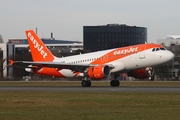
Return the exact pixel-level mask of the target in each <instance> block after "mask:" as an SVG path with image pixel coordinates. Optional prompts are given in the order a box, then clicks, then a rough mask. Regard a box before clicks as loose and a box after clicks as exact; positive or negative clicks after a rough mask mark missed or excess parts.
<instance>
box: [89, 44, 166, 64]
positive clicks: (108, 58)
mask: <svg viewBox="0 0 180 120" xmlns="http://www.w3.org/2000/svg"><path fill="white" fill-rule="evenodd" d="M157 47H159V48H160V47H163V46H161V45H159V44H140V45H135V46H128V47H122V48H117V49H115V50H113V51H111V52H109V53H107V54H105V55H103V56H101V57H100V58H99V59H97V60H95V61H93V62H91V64H105V63H109V62H112V61H115V60H117V59H121V58H124V57H127V56H129V55H132V54H135V53H138V52H142V51H145V50H148V49H151V48H157Z"/></svg>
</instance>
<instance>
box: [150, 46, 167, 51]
mask: <svg viewBox="0 0 180 120" xmlns="http://www.w3.org/2000/svg"><path fill="white" fill-rule="evenodd" d="M159 50H166V48H164V47H161V48H153V49H152V52H155V51H159Z"/></svg>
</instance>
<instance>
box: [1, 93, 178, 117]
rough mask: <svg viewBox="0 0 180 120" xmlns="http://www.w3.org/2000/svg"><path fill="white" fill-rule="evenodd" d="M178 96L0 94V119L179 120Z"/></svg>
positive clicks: (151, 94)
mask: <svg viewBox="0 0 180 120" xmlns="http://www.w3.org/2000/svg"><path fill="white" fill-rule="evenodd" d="M179 112H180V94H179V93H89V92H88V93H85V92H81V93H80V92H0V120H32V119H34V120H71V119H72V120H74V119H75V120H109V119H111V120H117V119H121V120H145V119H147V120H148V119H150V120H170V119H171V120H179V118H180V114H179Z"/></svg>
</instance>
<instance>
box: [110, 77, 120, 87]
mask: <svg viewBox="0 0 180 120" xmlns="http://www.w3.org/2000/svg"><path fill="white" fill-rule="evenodd" d="M118 77H119V74H118V75H115V74H114V80H111V82H110V85H111V86H112V87H118V86H119V85H120V82H119V80H117V79H118Z"/></svg>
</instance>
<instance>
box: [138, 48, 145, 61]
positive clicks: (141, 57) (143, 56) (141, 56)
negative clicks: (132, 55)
mask: <svg viewBox="0 0 180 120" xmlns="http://www.w3.org/2000/svg"><path fill="white" fill-rule="evenodd" d="M145 49H146V46H142V47H140V51H139V59H144V58H145Z"/></svg>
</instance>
